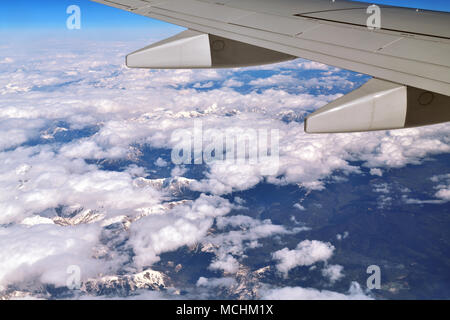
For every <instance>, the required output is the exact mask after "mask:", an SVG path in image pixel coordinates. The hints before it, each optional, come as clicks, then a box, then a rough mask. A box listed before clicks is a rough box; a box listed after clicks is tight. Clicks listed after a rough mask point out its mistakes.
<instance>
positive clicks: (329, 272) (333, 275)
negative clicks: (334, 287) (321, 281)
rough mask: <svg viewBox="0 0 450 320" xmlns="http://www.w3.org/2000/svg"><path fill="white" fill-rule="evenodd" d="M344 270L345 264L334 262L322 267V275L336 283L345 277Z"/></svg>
mask: <svg viewBox="0 0 450 320" xmlns="http://www.w3.org/2000/svg"><path fill="white" fill-rule="evenodd" d="M343 270H344V267H343V266H340V265H338V264H332V265H329V266H326V267H325V268H323V269H322V275H323V276H324V277H326V278H328V279H329V280H330V282H331V283H334V282H336V281H338V280H340V279H342V278H343V277H344V275H343V273H342V271H343Z"/></svg>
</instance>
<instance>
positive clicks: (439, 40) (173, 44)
mask: <svg viewBox="0 0 450 320" xmlns="http://www.w3.org/2000/svg"><path fill="white" fill-rule="evenodd" d="M94 1H96V2H99V3H102V4H106V5H109V6H113V7H117V8H120V9H123V10H127V11H130V12H134V13H136V14H140V15H143V16H147V17H151V18H156V19H159V20H163V21H166V22H169V23H174V24H177V25H180V26H183V27H186V28H188V29H190V30H188V31H186V32H183V33H182V34H180V35H178V36H175V37H174V38H173V39H168V40H165V41H163V42H161V43H158V44H154V45H151V46H149V47H146V48H144V49H142V50H139V51H137V52H135V53H133V54H131V55H129V56H128V57H127V65H128V66H130V67H143V68H221V67H239V66H249V65H260V64H266V63H273V62H279V61H285V60H289V59H293V58H295V57H301V58H305V59H309V60H313V61H318V62H322V63H325V64H328V65H333V66H336V67H339V68H344V69H349V70H352V71H356V72H360V73H365V74H368V75H371V76H373V77H374V78H375V79H373V80H372V81H369V82H368V83H367V84H366V85H364V86H363V87H361V88H360V89H358V90H356V91H354V92H352V93H350V94H348V95H347V96H345V97H342V98H341V99H338V100H336V101H334V102H332V103H331V104H329V105H328V106H326V107H324V109H321V110H319V111H317V112H315V113H314V114H312V115H311V116H310V117H309V118H308V119H307V121H306V122H305V129H306V131H307V132H311V133H320V132H353V131H370V130H384V129H396V128H405V127H412V126H421V125H428V124H434V123H440V122H446V121H450V97H449V96H450V14H449V13H443V12H434V11H420V10H419V11H416V10H412V9H406V8H397V7H389V6H382V7H381V12H382V15H381V19H382V20H381V21H382V27H381V29H378V30H369V28H367V26H366V25H365V23H366V20H367V17H368V15H367V12H366V9H367V7H368V6H369V4H364V3H360V2H351V1H335V2H331V1H328V0H278V1H270V0H222V1H221V2H217V1H216V0H214V1H213V0H161V1H158V0H114V1H108V0H94ZM191 30H192V31H191ZM193 30H195V31H193ZM199 59H201V60H202V61H200V60H199ZM394 92H395V93H394ZM388 106H391V107H392V108H391V107H388ZM349 110H358V114H359V115H360V116H359V117H350V118H349V117H348V116H347V113H348V112H349ZM393 110H397V111H396V112H394V111H393ZM350 112H351V111H350ZM353 114H355V113H353ZM394 119H395V120H394Z"/></svg>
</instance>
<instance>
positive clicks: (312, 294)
mask: <svg viewBox="0 0 450 320" xmlns="http://www.w3.org/2000/svg"><path fill="white" fill-rule="evenodd" d="M262 297H263V299H265V300H371V299H372V298H371V297H370V296H368V295H367V294H365V293H364V292H363V290H362V289H361V287H360V285H359V284H358V283H356V282H353V283H352V285H351V287H350V289H349V291H348V293H347V294H342V293H338V292H334V291H328V290H317V289H312V288H301V287H285V288H275V289H266V290H264V291H263V292H262Z"/></svg>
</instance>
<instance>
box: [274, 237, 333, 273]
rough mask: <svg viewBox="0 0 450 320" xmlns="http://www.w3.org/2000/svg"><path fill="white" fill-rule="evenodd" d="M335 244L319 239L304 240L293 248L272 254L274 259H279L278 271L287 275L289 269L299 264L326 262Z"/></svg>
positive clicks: (309, 264) (307, 264)
mask: <svg viewBox="0 0 450 320" xmlns="http://www.w3.org/2000/svg"><path fill="white" fill-rule="evenodd" d="M333 251H334V246H332V245H331V243H325V242H321V241H317V240H312V241H311V240H304V241H302V242H300V243H299V244H298V245H297V247H296V248H295V249H293V250H289V249H288V248H284V249H281V250H278V251H276V252H274V253H273V254H272V257H273V259H275V260H277V261H279V262H278V264H277V269H278V271H280V272H282V273H283V274H284V275H285V276H286V277H287V275H288V273H289V270H291V269H293V268H295V267H298V266H311V265H313V264H315V263H316V262H320V261H322V262H324V261H327V260H328V259H330V258H331V256H332V255H333Z"/></svg>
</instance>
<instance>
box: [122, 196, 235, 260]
mask: <svg viewBox="0 0 450 320" xmlns="http://www.w3.org/2000/svg"><path fill="white" fill-rule="evenodd" d="M230 210H231V204H230V203H229V202H228V201H227V200H225V199H222V198H219V197H216V196H206V195H201V196H200V197H199V198H198V199H196V200H195V201H193V202H191V203H189V204H186V205H182V206H177V207H175V208H174V209H172V210H171V211H169V212H167V213H165V214H163V215H150V216H147V217H145V218H143V219H140V220H139V221H137V222H136V223H134V224H133V225H132V226H131V229H130V231H131V234H130V239H129V241H128V242H129V244H130V245H131V246H132V248H133V250H134V252H135V254H136V256H135V257H134V261H135V263H136V265H137V266H138V267H140V268H142V267H144V266H150V265H152V264H153V263H155V262H158V261H159V256H158V255H159V254H161V253H163V252H168V251H173V250H176V249H178V248H180V247H182V246H190V245H194V244H195V243H197V242H199V241H200V240H201V239H202V238H203V237H205V236H206V234H207V232H208V230H209V229H210V228H211V227H212V225H213V223H214V218H216V217H219V216H223V215H226V214H228V213H229V212H230Z"/></svg>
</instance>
